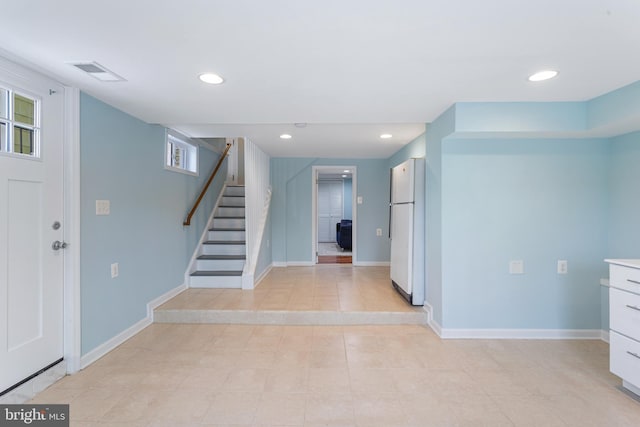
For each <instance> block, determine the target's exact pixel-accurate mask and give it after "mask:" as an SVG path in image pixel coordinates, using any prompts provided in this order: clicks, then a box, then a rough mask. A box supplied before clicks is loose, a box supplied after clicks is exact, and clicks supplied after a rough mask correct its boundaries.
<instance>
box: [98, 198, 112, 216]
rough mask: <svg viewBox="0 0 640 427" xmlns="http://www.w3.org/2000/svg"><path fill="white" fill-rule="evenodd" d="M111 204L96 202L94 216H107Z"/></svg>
mask: <svg viewBox="0 0 640 427" xmlns="http://www.w3.org/2000/svg"><path fill="white" fill-rule="evenodd" d="M110 213H111V202H110V201H109V200H96V215H109V214H110Z"/></svg>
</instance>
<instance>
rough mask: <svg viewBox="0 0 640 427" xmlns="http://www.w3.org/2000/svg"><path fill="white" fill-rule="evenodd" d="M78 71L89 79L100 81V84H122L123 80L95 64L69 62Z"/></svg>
mask: <svg viewBox="0 0 640 427" xmlns="http://www.w3.org/2000/svg"><path fill="white" fill-rule="evenodd" d="M69 64H71V65H73V66H74V67H76V68H77V69H79V70H82V71H84V72H85V73H87V74H89V75H90V76H91V77H93V78H95V79H98V80H100V81H101V82H124V81H126V80H125V79H124V78H122V77H120V76H119V75H117V74H116V73H114V72H112V71H109V70H107V69H106V68H105V67H103V66H102V65H100V64H98V63H97V62H87V61H85V62H69Z"/></svg>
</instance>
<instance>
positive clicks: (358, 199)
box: [356, 196, 362, 205]
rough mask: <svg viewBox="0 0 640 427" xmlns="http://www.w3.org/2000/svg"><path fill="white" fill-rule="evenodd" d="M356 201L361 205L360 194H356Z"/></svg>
mask: <svg viewBox="0 0 640 427" xmlns="http://www.w3.org/2000/svg"><path fill="white" fill-rule="evenodd" d="M356 203H358V204H359V205H361V204H362V196H358V197H357V198H356Z"/></svg>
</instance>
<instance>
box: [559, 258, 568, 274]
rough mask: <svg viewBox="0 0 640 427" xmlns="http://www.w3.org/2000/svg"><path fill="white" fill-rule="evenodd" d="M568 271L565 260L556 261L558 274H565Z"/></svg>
mask: <svg viewBox="0 0 640 427" xmlns="http://www.w3.org/2000/svg"><path fill="white" fill-rule="evenodd" d="M568 271H569V265H568V263H567V260H566V259H559V260H558V274H567V273H568Z"/></svg>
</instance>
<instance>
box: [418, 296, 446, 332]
mask: <svg viewBox="0 0 640 427" xmlns="http://www.w3.org/2000/svg"><path fill="white" fill-rule="evenodd" d="M423 309H424V311H426V312H427V325H428V326H429V327H430V328H431V329H432V330H433V332H435V334H436V335H437V336H438V337H440V338H442V326H440V324H439V323H438V322H436V321H435V320H434V318H433V307H432V306H431V304H429V303H428V302H426V301H425V303H424V307H423Z"/></svg>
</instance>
